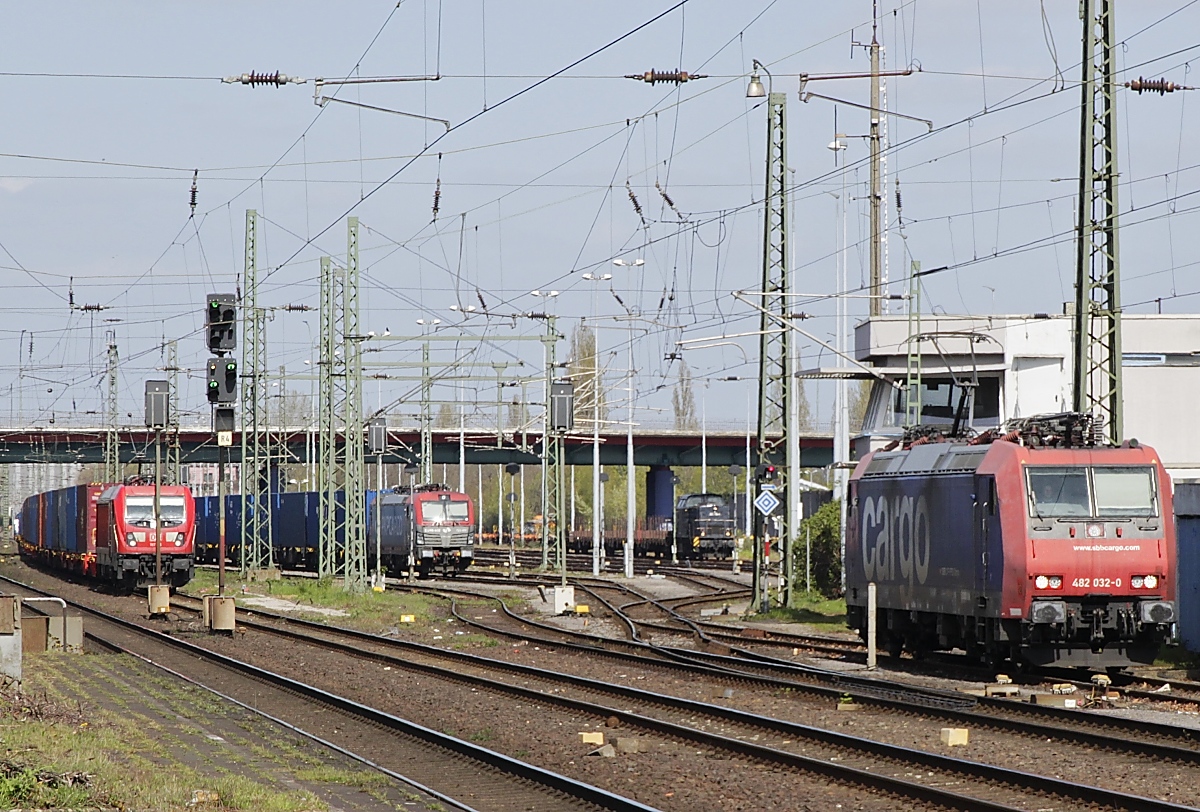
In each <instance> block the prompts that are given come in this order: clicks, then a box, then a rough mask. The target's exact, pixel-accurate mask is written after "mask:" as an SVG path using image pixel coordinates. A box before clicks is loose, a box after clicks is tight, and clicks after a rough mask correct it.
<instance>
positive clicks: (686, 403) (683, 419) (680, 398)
mask: <svg viewBox="0 0 1200 812" xmlns="http://www.w3.org/2000/svg"><path fill="white" fill-rule="evenodd" d="M671 407H672V409H673V410H674V412H675V429H676V430H677V431H695V430H696V429H697V428H699V427H700V421H699V420H697V419H696V393H695V391H694V390H693V389H692V370H691V369H689V368H688V365H687V361H684V360H683V359H682V358H681V359H679V381H678V383H676V384H675V388H674V389H673V390H671Z"/></svg>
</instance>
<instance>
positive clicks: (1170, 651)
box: [1154, 646, 1200, 671]
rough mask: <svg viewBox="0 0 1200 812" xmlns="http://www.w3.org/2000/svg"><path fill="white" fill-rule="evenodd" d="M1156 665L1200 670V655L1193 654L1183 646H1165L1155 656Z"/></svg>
mask: <svg viewBox="0 0 1200 812" xmlns="http://www.w3.org/2000/svg"><path fill="white" fill-rule="evenodd" d="M1154 665H1155V666H1156V667H1158V668H1170V669H1176V670H1186V671H1195V670H1200V655H1197V654H1193V653H1192V652H1190V651H1188V650H1187V649H1185V648H1184V647H1183V646H1163V647H1161V648H1160V649H1159V650H1158V656H1157V657H1155V658H1154Z"/></svg>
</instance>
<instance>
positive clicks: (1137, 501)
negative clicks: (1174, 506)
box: [1092, 466, 1158, 516]
mask: <svg viewBox="0 0 1200 812" xmlns="http://www.w3.org/2000/svg"><path fill="white" fill-rule="evenodd" d="M1092 478H1093V479H1094V480H1095V483H1096V508H1097V511H1096V515H1097V516H1157V515H1158V509H1157V506H1156V505H1155V501H1154V469H1153V468H1150V467H1149V466H1146V467H1137V468H1135V467H1132V466H1130V467H1125V468H1093V469H1092Z"/></svg>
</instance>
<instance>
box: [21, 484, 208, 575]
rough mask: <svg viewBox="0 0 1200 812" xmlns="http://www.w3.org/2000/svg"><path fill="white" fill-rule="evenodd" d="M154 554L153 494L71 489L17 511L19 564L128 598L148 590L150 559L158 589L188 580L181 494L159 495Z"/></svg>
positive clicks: (191, 517) (188, 517)
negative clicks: (121, 591)
mask: <svg viewBox="0 0 1200 812" xmlns="http://www.w3.org/2000/svg"><path fill="white" fill-rule="evenodd" d="M159 516H160V517H161V520H162V524H161V527H159V528H158V529H157V535H158V547H157V548H156V545H155V534H156V531H155V520H154V486H152V485H76V486H74V487H71V488H61V489H59V490H56V491H47V492H46V493H39V494H35V495H34V496H30V497H29V498H28V499H26V500H25V502H24V504H23V505H22V506H21V519H20V523H19V528H20V530H19V533H18V536H17V540H18V544H19V545H20V552H21V557H22V558H23V559H25V560H28V561H33V562H38V563H40V564H42V565H45V566H48V567H50V568H52V569H57V570H60V571H63V572H70V573H74V574H76V575H81V576H86V577H91V578H96V579H99V580H101V581H106V582H108V583H112V584H116V585H119V586H121V587H124V588H128V589H130V590H134V589H138V588H140V587H144V586H148V585H150V584H153V583H155V576H156V571H155V567H156V564H155V561H156V553H160V554H161V561H162V575H163V582H164V583H167V584H169V585H171V586H174V587H180V586H183V585H184V584H186V583H187V582H188V581H190V580H191V579H192V568H193V563H194V562H193V558H194V557H193V540H194V536H195V522H196V510H195V504H194V502H193V500H192V495H191V493H190V492H189V491H188V489H187V488H182V487H178V486H163V487H161V488H160V489H159Z"/></svg>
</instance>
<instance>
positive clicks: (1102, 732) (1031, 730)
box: [438, 590, 1200, 763]
mask: <svg viewBox="0 0 1200 812" xmlns="http://www.w3.org/2000/svg"><path fill="white" fill-rule="evenodd" d="M438 591H440V592H446V591H445V590H438ZM447 594H453V595H457V596H460V597H467V596H469V595H470V593H466V592H464V591H461V590H459V591H454V592H453V593H447ZM497 609H498V612H497V615H498V616H503V617H508V618H509V619H510V620H512V621H513V625H512V627H510V628H504V627H501V626H497V625H496V624H494V623H483V622H481V621H478V620H475V619H473V618H472V617H470V616H467V615H465V614H463V613H456V616H457V617H458V619H459V620H461V621H462V622H464V623H467V624H470V625H474V626H476V627H478V628H480V629H482V630H485V631H488V632H489V633H493V634H501V635H507V636H511V637H514V638H517V639H521V640H526V641H528V642H531V643H537V644H543V645H547V646H555V645H558V646H570V647H572V648H573V649H575V650H578V651H580V652H581V653H591V654H602V655H609V656H615V657H618V658H628V657H630V656H638V657H641V658H643V659H642V660H641V661H642V662H644V663H647V664H652V665H653V666H655V667H659V668H666V669H674V670H681V671H685V672H690V673H694V674H698V675H700V674H704V675H708V676H710V677H721V678H724V679H726V680H727V681H730V682H731V684H732V683H736V682H738V681H739V680H745V681H747V682H758V683H759V684H762V685H771V686H775V687H778V688H783V689H787V690H792V691H800V692H809V693H812V694H815V695H817V696H819V697H822V698H824V699H827V700H832V701H836V699H837V698H838V697H840V696H843V695H848V696H850V697H852V698H854V700H855V701H857V702H862V703H864V704H871V705H876V706H878V707H881V708H884V709H886V710H888V711H889V712H894V713H900V714H904V715H908V716H911V717H913V718H920V717H925V718H932V717H936V718H939V719H942V720H944V721H946V722H948V723H953V724H959V725H963V726H969V727H972V728H977V729H978V728H986V729H994V730H1005V731H1008V732H1014V733H1019V734H1022V735H1028V736H1030V737H1031V738H1033V739H1041V740H1045V739H1047V738H1050V739H1058V740H1063V741H1071V742H1074V743H1077V744H1080V745H1082V746H1086V747H1095V748H1099V749H1103V750H1107V751H1115V752H1126V753H1129V754H1131V755H1141V756H1146V757H1150V758H1158V759H1163V760H1169V761H1177V762H1181V763H1200V730H1196V729H1193V728H1188V727H1179V726H1175V725H1164V724H1158V723H1153V722H1143V721H1139V720H1136V719H1127V718H1124V717H1120V716H1110V715H1105V714H1104V713H1099V712H1089V711H1084V710H1071V709H1066V708H1058V707H1053V706H1045V705H1035V704H1030V703H1025V702H1017V701H1014V700H1010V699H1002V698H996V697H976V696H971V695H967V694H962V693H959V692H953V691H943V690H937V689H926V688H920V687H917V686H913V685H910V684H907V683H902V682H891V681H888V680H887V679H884V678H880V677H878V676H862V675H856V674H853V673H846V672H835V671H828V670H825V669H821V668H816V667H813V666H808V665H802V664H797V663H791V662H785V661H781V660H771V659H765V658H752V659H746V658H745V657H744V656H740V657H739V656H730V655H725V654H715V653H711V652H705V651H699V650H695V649H680V648H676V647H669V646H661V645H655V644H648V643H642V642H638V641H616V642H617V644H618V645H615V646H614V641H612V640H610V639H607V638H596V637H595V636H593V635H590V634H586V633H580V632H574V631H570V630H565V629H562V628H560V627H557V626H555V625H553V624H550V623H545V622H541V621H537V620H533V619H530V618H527V617H522V616H518V615H516V614H515V613H513V612H512V611H511V610H510V609H508V608H507V607H506V606H505V605H504V603H503V602H502V601H497ZM530 629H533V630H536V633H531V632H530ZM545 633H549V635H550V636H543V634H545ZM614 648H618V649H620V651H621V652H629V653H619V652H614V650H613V649H614Z"/></svg>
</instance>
